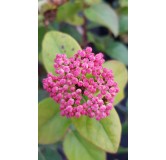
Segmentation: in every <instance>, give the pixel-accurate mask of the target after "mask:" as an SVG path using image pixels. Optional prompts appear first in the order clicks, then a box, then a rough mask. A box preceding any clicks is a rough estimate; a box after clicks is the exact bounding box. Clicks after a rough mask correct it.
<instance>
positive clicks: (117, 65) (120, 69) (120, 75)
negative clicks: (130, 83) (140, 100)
mask: <svg viewBox="0 0 166 160" xmlns="http://www.w3.org/2000/svg"><path fill="white" fill-rule="evenodd" d="M103 67H105V68H108V69H112V70H113V74H114V79H115V82H117V83H118V87H119V89H120V91H119V93H118V94H117V95H116V97H115V101H114V105H116V104H118V103H119V102H120V101H121V100H123V98H124V88H125V86H126V84H127V79H128V77H127V76H128V75H127V69H126V67H125V65H124V64H123V63H121V62H119V61H114V60H113V61H107V62H105V63H104V64H103Z"/></svg>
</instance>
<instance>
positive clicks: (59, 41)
mask: <svg viewBox="0 0 166 160" xmlns="http://www.w3.org/2000/svg"><path fill="white" fill-rule="evenodd" d="M55 2H56V0H54V3H49V2H48V1H45V0H40V1H39V28H38V34H39V35H38V44H39V45H38V52H39V54H38V55H39V56H38V57H39V92H38V93H39V106H38V110H39V111H38V123H39V124H38V142H39V156H38V158H39V160H53V159H56V160H62V159H63V157H64V156H66V157H67V158H68V159H69V160H78V159H80V160H85V159H86V160H104V159H106V153H110V154H112V153H114V154H115V153H117V154H125V153H127V146H125V145H123V141H122V138H123V136H124V135H127V132H128V123H127V106H128V104H127V92H126V85H127V65H128V51H127V45H128V38H127V34H128V1H127V0H119V1H117V0H114V3H112V2H111V3H110V1H104V0H68V1H59V2H61V3H59V4H57V3H55ZM115 2H116V3H115ZM86 46H92V47H93V49H94V50H95V51H96V52H102V53H104V55H105V60H106V62H105V63H104V67H106V68H109V69H112V70H113V73H114V76H115V81H116V82H117V83H118V86H119V88H120V92H119V93H118V94H117V96H116V98H115V101H114V106H115V109H113V110H111V112H110V116H109V117H107V118H104V119H102V120H100V121H96V120H95V119H90V118H88V117H85V116H84V117H81V118H78V119H75V118H72V119H67V118H66V117H61V116H60V114H59V105H58V104H57V103H56V102H55V101H53V100H52V99H51V98H49V95H48V94H47V93H46V92H45V91H44V90H43V88H42V82H41V81H42V79H43V78H44V77H46V74H47V73H50V72H51V73H53V74H55V72H54V67H53V63H54V58H55V56H56V54H58V53H65V54H67V56H68V57H71V56H72V55H73V54H74V53H75V52H76V51H77V50H79V49H81V48H85V47H86ZM121 115H123V116H122V117H121Z"/></svg>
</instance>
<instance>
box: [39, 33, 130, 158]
mask: <svg viewBox="0 0 166 160" xmlns="http://www.w3.org/2000/svg"><path fill="white" fill-rule="evenodd" d="M42 61H43V63H44V66H45V68H46V70H47V72H48V75H47V77H45V78H44V79H43V88H44V89H45V90H46V91H47V92H48V93H49V95H50V98H46V99H44V100H42V101H40V102H39V116H38V118H39V119H38V122H39V124H38V136H39V139H38V141H39V144H55V143H57V142H62V144H63V150H64V153H65V155H66V156H67V158H68V159H69V160H94V159H95V160H104V159H105V158H106V152H109V153H116V152H117V151H118V148H119V144H120V138H121V123H120V119H119V116H118V114H117V112H116V110H115V109H114V106H115V105H116V104H118V103H119V102H120V101H121V100H122V99H123V98H124V87H125V85H126V83H127V71H126V68H125V66H124V64H122V63H121V62H119V61H115V60H113V61H108V62H105V60H104V56H103V54H102V53H97V54H96V53H93V50H92V48H91V47H86V48H85V49H81V47H80V46H79V44H78V43H77V42H76V41H75V40H74V39H73V38H72V37H70V36H69V35H67V34H64V33H61V32H57V31H50V32H48V33H47V34H46V35H45V37H44V40H43V44H42Z"/></svg>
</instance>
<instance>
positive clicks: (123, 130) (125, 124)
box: [122, 121, 128, 134]
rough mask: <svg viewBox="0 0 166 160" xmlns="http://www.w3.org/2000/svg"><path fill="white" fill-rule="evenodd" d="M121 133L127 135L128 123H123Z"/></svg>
mask: <svg viewBox="0 0 166 160" xmlns="http://www.w3.org/2000/svg"><path fill="white" fill-rule="evenodd" d="M122 133H123V134H127V133H128V122H127V121H126V122H125V123H123V125H122Z"/></svg>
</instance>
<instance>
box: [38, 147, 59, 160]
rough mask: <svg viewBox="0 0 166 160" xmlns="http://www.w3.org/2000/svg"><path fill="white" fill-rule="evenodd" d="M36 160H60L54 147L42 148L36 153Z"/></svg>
mask: <svg viewBox="0 0 166 160" xmlns="http://www.w3.org/2000/svg"><path fill="white" fill-rule="evenodd" d="M38 160H62V158H61V156H60V154H59V153H58V152H57V149H56V147H55V146H50V145H47V146H44V148H43V149H42V148H41V149H40V148H39V152H38Z"/></svg>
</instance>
